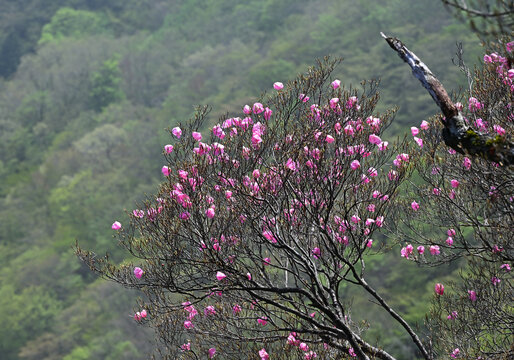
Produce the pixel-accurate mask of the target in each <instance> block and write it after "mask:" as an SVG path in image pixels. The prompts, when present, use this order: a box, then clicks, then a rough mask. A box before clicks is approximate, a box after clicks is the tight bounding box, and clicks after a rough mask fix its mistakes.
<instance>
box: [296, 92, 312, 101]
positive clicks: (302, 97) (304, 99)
mask: <svg viewBox="0 0 514 360" xmlns="http://www.w3.org/2000/svg"><path fill="white" fill-rule="evenodd" d="M309 99H310V97H308V96H306V95H305V94H300V95H299V96H298V100H301V101H303V102H307V101H309Z"/></svg>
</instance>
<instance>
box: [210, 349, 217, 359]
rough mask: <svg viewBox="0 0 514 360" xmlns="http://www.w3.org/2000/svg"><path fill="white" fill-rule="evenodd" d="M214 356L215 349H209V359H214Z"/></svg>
mask: <svg viewBox="0 0 514 360" xmlns="http://www.w3.org/2000/svg"><path fill="white" fill-rule="evenodd" d="M214 354H216V348H213V347H212V348H210V349H209V359H212V358H213V357H214Z"/></svg>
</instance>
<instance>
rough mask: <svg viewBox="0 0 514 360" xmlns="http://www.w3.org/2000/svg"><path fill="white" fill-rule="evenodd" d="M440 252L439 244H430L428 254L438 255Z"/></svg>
mask: <svg viewBox="0 0 514 360" xmlns="http://www.w3.org/2000/svg"><path fill="white" fill-rule="evenodd" d="M440 253H441V251H440V250H439V246H437V245H432V246H430V254H432V255H439V254H440Z"/></svg>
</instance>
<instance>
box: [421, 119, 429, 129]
mask: <svg viewBox="0 0 514 360" xmlns="http://www.w3.org/2000/svg"><path fill="white" fill-rule="evenodd" d="M419 127H420V128H421V129H422V130H428V128H429V127H430V124H429V123H428V121H426V120H423V121H422V122H421V125H420V126H419Z"/></svg>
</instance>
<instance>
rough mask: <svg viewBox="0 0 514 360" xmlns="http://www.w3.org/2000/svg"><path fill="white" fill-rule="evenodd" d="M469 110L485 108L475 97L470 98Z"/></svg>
mask: <svg viewBox="0 0 514 360" xmlns="http://www.w3.org/2000/svg"><path fill="white" fill-rule="evenodd" d="M468 108H469V111H471V112H475V111H477V110H480V109H481V108H483V105H482V104H481V103H480V101H478V100H477V99H476V98H474V97H470V98H469V105H468Z"/></svg>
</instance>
